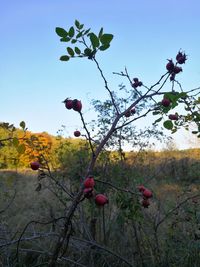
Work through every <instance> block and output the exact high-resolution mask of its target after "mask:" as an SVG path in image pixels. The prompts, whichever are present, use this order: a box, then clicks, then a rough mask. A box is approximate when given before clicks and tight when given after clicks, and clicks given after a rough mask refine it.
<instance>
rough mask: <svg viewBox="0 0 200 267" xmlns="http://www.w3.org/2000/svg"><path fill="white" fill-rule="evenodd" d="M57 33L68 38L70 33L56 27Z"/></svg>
mask: <svg viewBox="0 0 200 267" xmlns="http://www.w3.org/2000/svg"><path fill="white" fill-rule="evenodd" d="M56 33H57V35H58V36H60V37H67V36H68V32H66V30H65V29H63V28H59V27H56Z"/></svg>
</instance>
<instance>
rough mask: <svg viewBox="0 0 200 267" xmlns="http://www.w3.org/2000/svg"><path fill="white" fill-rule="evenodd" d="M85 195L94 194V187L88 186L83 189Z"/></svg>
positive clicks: (90, 195) (88, 196)
mask: <svg viewBox="0 0 200 267" xmlns="http://www.w3.org/2000/svg"><path fill="white" fill-rule="evenodd" d="M83 194H84V197H86V198H91V197H92V196H93V188H92V187H88V188H85V189H84V190H83Z"/></svg>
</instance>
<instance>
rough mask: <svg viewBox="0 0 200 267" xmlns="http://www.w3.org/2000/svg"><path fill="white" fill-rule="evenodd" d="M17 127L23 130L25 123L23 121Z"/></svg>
mask: <svg viewBox="0 0 200 267" xmlns="http://www.w3.org/2000/svg"><path fill="white" fill-rule="evenodd" d="M19 126H20V127H21V128H22V129H23V130H24V129H25V127H26V123H25V122H24V121H21V122H20V124H19Z"/></svg>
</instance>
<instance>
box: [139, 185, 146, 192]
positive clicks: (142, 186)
mask: <svg viewBox="0 0 200 267" xmlns="http://www.w3.org/2000/svg"><path fill="white" fill-rule="evenodd" d="M145 189H146V188H145V187H144V185H139V186H138V190H139V191H140V192H144V190H145Z"/></svg>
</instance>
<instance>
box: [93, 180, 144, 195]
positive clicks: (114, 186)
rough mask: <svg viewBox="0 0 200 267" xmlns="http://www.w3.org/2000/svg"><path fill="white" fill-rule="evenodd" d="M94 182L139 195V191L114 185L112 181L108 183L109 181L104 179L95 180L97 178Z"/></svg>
mask: <svg viewBox="0 0 200 267" xmlns="http://www.w3.org/2000/svg"><path fill="white" fill-rule="evenodd" d="M95 182H97V183H102V184H106V185H109V186H110V187H112V188H114V189H116V190H118V191H122V192H125V193H129V194H132V195H138V196H140V194H139V193H136V192H134V191H131V190H129V189H125V188H121V187H118V186H116V185H114V184H112V183H110V182H105V181H102V180H97V179H95Z"/></svg>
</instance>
